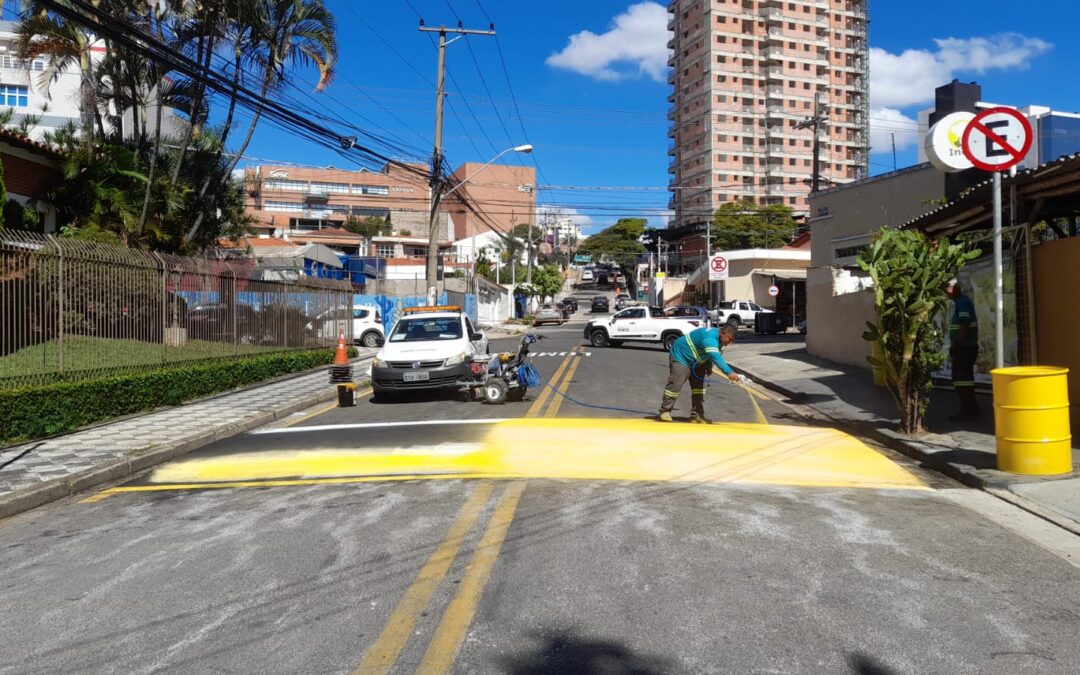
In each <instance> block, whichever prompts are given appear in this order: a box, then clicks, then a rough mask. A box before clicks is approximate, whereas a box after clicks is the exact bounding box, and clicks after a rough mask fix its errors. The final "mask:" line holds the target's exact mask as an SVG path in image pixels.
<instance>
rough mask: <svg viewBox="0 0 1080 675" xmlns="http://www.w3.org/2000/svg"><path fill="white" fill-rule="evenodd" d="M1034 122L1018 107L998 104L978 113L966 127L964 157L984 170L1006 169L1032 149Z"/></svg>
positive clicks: (1019, 160) (1018, 161)
mask: <svg viewBox="0 0 1080 675" xmlns="http://www.w3.org/2000/svg"><path fill="white" fill-rule="evenodd" d="M1031 140H1032V132H1031V123H1030V122H1028V120H1027V117H1025V116H1024V114H1023V113H1021V112H1020V111H1018V110H1013V109H1012V108H1005V107H998V108H990V109H989V110H984V111H983V112H981V113H979V114H978V115H976V116H975V117H974V118H973V119H972V120H971V122H970V123H969V124H968V125H967V128H965V129H964V138H963V143H962V146H963V149H964V156H965V157H967V158H968V160H970V161H971V163H972V164H974V165H975V166H976V167H978V168H980V169H982V170H983V171H1004V170H1005V169H1008V168H1009V167H1012V166H1016V165H1017V164H1019V163H1020V162H1021V161H1023V159H1024V156H1025V155H1026V154H1027V152H1028V150H1030V149H1031Z"/></svg>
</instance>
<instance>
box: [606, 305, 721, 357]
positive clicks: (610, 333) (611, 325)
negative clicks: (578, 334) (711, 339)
mask: <svg viewBox="0 0 1080 675" xmlns="http://www.w3.org/2000/svg"><path fill="white" fill-rule="evenodd" d="M704 325H705V322H704V321H702V320H699V319H693V318H683V317H666V316H664V310H662V309H660V308H659V307H647V306H642V307H629V308H627V309H624V310H623V311H621V312H617V313H615V315H614V316H609V317H603V318H600V319H594V320H592V321H590V322H589V323H587V324H586V325H585V339H586V340H588V341H589V344H591V345H592V346H594V347H608V346H611V347H618V346H619V345H620V344H622V343H623V342H624V341H628V340H629V341H634V342H659V343H660V344H662V345H663V346H664V349H665V350H668V351H671V346H672V345H673V344H675V341H676V340H678V339H679V338H681V337H682V336H683V335H686V334H687V333H689V332H691V331H693V330H695V329H698V328H701V327H702V326H704Z"/></svg>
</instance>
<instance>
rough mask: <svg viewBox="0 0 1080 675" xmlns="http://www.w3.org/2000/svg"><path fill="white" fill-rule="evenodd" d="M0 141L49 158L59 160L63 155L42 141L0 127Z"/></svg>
mask: <svg viewBox="0 0 1080 675" xmlns="http://www.w3.org/2000/svg"><path fill="white" fill-rule="evenodd" d="M0 143H6V144H8V145H11V146H15V147H17V148H22V149H24V150H29V151H30V152H33V153H35V154H38V155H44V156H45V157H48V158H49V159H55V160H57V161H60V160H62V159H64V155H63V154H61V153H59V152H57V151H56V150H53V149H52V148H50V147H49V146H47V145H45V144H44V143H39V142H37V141H35V140H33V139H31V138H28V137H26V136H23V135H22V134H18V133H15V132H14V131H12V130H11V129H3V128H0Z"/></svg>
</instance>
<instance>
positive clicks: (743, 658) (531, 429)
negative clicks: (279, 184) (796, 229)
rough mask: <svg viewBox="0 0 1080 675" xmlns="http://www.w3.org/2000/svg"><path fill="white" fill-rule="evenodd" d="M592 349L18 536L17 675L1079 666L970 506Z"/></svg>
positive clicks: (149, 477) (5, 559)
mask: <svg viewBox="0 0 1080 675" xmlns="http://www.w3.org/2000/svg"><path fill="white" fill-rule="evenodd" d="M583 305H584V303H583ZM581 328H582V325H581V324H580V323H577V324H574V323H571V324H568V325H567V326H564V327H562V328H552V329H539V330H538V332H539V333H541V334H545V335H547V336H549V339H548V340H546V341H545V342H543V343H541V346H540V347H539V348H538V352H539V354H538V355H537V357H536V359H535V363H536V365H537V368H538V369H539V371H540V373H541V375H542V377H543V379H544V382H545V384H544V386H543V387H541V388H539V389H537V390H533V391H530V393H529V395H528V397H527V398H526V400H525V401H522V402H519V403H508V404H506V405H502V406H488V405H484V404H481V403H476V402H464V401H462V400H459V399H458V398H456V397H455V396H452V395H451V396H446V395H418V396H413V397H410V398H408V399H405V400H401V401H395V402H392V403H382V402H379V403H376V402H374V401H372V400H371V399H370V396H363V397H361V401H360V402H359V404H358V405H357V406H356V407H355V408H348V409H338V408H332V409H327V408H325V407H323V408H321V409H316V410H313V411H309V412H308V413H306V414H298V415H297V416H295V417H294V418H292V419H290V420H287V421H286V422H284V423H283V424H278V425H275V426H273V427H268V428H266V429H261V430H257V431H255V432H252V433H248V434H244V435H241V436H238V437H235V438H232V439H227V440H224V441H221V442H219V443H216V444H214V445H212V446H209V447H206V448H204V449H202V450H199V451H197V452H194V453H191V454H189V455H187V456H185V457H182V458H179V459H177V460H176V461H173V462H170V463H167V464H165V465H162V466H159V467H156V468H154V469H153V470H151V471H149V472H146V473H145V474H143V475H141V476H139V477H138V478H137V479H136V480H133V481H129V482H126V483H123V484H119V485H115V486H112V487H108V488H105V489H103V490H98V491H95V492H93V493H89V494H86V495H83V496H82V497H81V498H80V500H79V501H77V502H69V503H58V504H56V505H54V506H51V507H46V508H43V509H40V510H39V511H36V512H33V513H32V514H29V515H28V516H27V517H25V518H21V519H16V520H14V521H12V522H9V523H7V524H6V526H5V528H4V529H3V534H4V537H5V539H4V546H3V547H2V548H0V566H2V568H3V569H4V570H5V574H4V578H3V581H0V584H3V585H2V587H0V588H2V591H0V595H2V597H3V600H4V606H5V612H4V613H0V633H2V634H3V635H5V640H4V646H3V647H0V650H3V654H4V657H5V658H3V659H0V672H3V671H2V669H3V668H8V669H10V670H11V671H12V672H21V671H37V672H65V671H68V672H76V671H77V672H105V671H109V672H116V671H122V672H129V671H138V672H156V671H158V670H170V669H171V670H174V671H177V672H210V671H215V670H216V671H225V672H289V673H293V672H297V673H300V672H342V673H348V672H356V673H413V672H420V673H442V672H509V673H549V672H587V673H591V672H643V673H668V672H688V673H689V672H703V671H721V672H765V671H768V672H775V671H780V672H810V671H813V672H912V671H943V672H944V671H948V672H952V671H959V670H963V669H969V670H971V671H987V672H991V671H998V672H1025V671H1031V672H1050V671H1060V670H1062V668H1059V666H1063V665H1065V664H1072V663H1077V662H1080V654H1078V653H1077V650H1078V649H1080V647H1078V645H1077V642H1076V640H1075V630H1074V629H1075V618H1076V616H1075V605H1076V599H1077V591H1076V577H1075V576H1069V574H1070V573H1067V572H1066V569H1065V568H1066V567H1068V568H1069V569H1072V568H1071V567H1069V566H1068V565H1067V564H1064V565H1065V566H1064V567H1063V563H1062V562H1061V561H1060V560H1058V559H1056V558H1053V557H1052V556H1049V555H1047V554H1045V552H1040V551H1041V550H1035V549H1033V548H1032V547H1031V546H1024V545H1018V542H1017V540H1016V539H1015V538H1014V537H1012V535H1010V534H1009V533H1007V532H1005V531H1004V530H1002V529H1000V528H997V527H996V526H993V525H989V524H988V521H984V520H982V519H980V518H979V517H977V516H975V515H974V514H973V513H971V512H970V511H967V510H965V509H963V508H961V507H959V506H957V505H956V504H954V503H952V502H950V501H946V500H944V499H942V498H941V496H940V493H939V491H938V490H939V488H941V487H950V484H947V483H945V482H944V481H943V480H942V479H939V478H935V477H933V476H932V475H929V474H927V473H925V472H924V471H922V470H920V469H919V468H918V467H915V466H913V465H911V464H910V463H908V462H906V461H904V460H903V459H902V458H899V457H897V456H895V455H892V454H890V453H889V452H887V451H883V450H880V449H877V448H873V447H870V446H868V445H867V444H865V443H864V442H863V441H861V440H859V439H857V438H854V437H852V436H850V435H848V434H846V433H844V432H843V431H841V430H837V429H834V428H831V427H830V426H829V425H827V424H824V423H822V422H821V421H819V420H814V419H808V418H806V417H804V416H803V415H802V411H800V410H798V409H795V408H792V407H789V406H788V405H786V404H784V403H783V402H782V401H780V400H778V398H777V397H776V396H774V395H772V394H770V393H769V392H768V391H767V390H763V389H761V388H759V387H750V388H743V387H739V386H735V385H732V384H729V383H727V382H726V381H723V380H717V381H715V382H711V383H710V385H709V393H708V395H707V399H706V414H707V415H708V416H709V417H711V418H713V420H714V421H715V422H716V424H713V425H696V424H689V423H687V422H686V417H687V415H688V413H689V411H688V409H687V406H688V404H689V392H688V391H687V392H685V396H684V398H683V399H681V400H680V402H679V407H678V408H677V411H676V419H677V421H676V422H675V423H668V424H665V423H661V422H659V421H657V420H656V419H655V412H656V408H657V406H658V404H659V402H660V395H661V393H662V391H663V387H664V382H665V379H666V374H667V355H666V354H665V353H664V352H662V351H660V350H658V349H655V348H653V347H651V346H638V347H635V346H633V345H631V344H627V345H626V346H625V347H624V348H621V349H598V348H593V347H591V346H588V345H587V344H586V343H585V342H584V341H583V340H582V337H583V336H582V332H581ZM751 339H752V338H751ZM774 339H775V338H774ZM512 344H513V340H501V341H498V342H497V343H496V345H497V347H498V348H501V349H509V348H511V346H512ZM728 357H729V360H730V361H731V362H733V363H735V364H737V363H738V360H739V350H738V344H736V345H734V346H733V347H731V348H729V350H728ZM1017 570H1023V571H1024V573H1023V575H1022V576H1020V575H1018V574H1017ZM1066 669H1067V668H1066Z"/></svg>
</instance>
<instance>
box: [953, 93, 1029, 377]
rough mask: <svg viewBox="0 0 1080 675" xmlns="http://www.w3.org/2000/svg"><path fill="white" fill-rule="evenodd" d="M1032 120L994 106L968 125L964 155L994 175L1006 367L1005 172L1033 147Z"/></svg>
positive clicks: (1000, 346)
mask: <svg viewBox="0 0 1080 675" xmlns="http://www.w3.org/2000/svg"><path fill="white" fill-rule="evenodd" d="M1031 141H1032V132H1031V124H1030V123H1029V122H1028V121H1027V117H1025V116H1024V114H1023V113H1021V112H1019V111H1017V110H1013V109H1012V108H1004V107H998V108H990V109H989V110H984V111H983V112H981V113H979V114H978V115H976V116H975V117H974V118H972V120H971V122H969V123H968V125H967V126H966V127H965V128H964V134H963V140H962V146H963V150H964V156H965V157H966V158H967V159H968V161H970V162H971V163H972V165H973V166H976V167H978V168H980V169H982V170H983V171H990V172H992V173H993V177H994V305H995V307H994V324H995V325H994V333H995V335H994V338H995V340H994V342H995V344H994V347H995V355H994V362H995V364H996V367H998V368H1004V367H1005V293H1004V287H1003V286H1004V284H1003V281H1002V270H1001V267H1002V252H1001V172H1002V171H1005V170H1007V169H1009V168H1011V167H1013V166H1016V165H1017V164H1019V163H1020V162H1021V161H1023V159H1024V155H1026V154H1027V152H1028V150H1030V149H1031Z"/></svg>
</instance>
